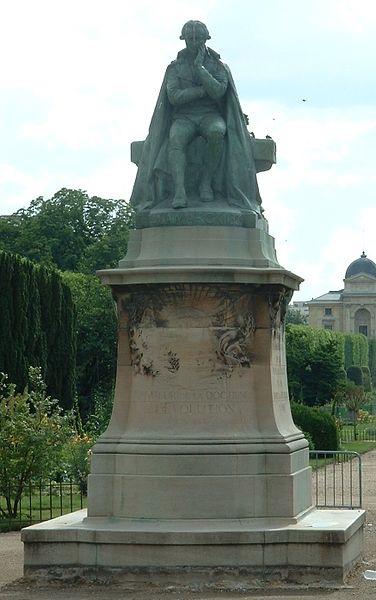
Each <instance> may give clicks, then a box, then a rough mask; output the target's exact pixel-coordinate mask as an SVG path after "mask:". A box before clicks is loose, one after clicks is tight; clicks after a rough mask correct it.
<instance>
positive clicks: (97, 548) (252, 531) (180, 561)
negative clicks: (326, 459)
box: [22, 509, 365, 582]
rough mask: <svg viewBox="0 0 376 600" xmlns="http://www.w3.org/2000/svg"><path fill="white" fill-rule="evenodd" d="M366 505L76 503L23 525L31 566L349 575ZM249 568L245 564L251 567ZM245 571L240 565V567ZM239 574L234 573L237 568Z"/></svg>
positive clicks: (42, 569)
mask: <svg viewBox="0 0 376 600" xmlns="http://www.w3.org/2000/svg"><path fill="white" fill-rule="evenodd" d="M364 520H365V512H364V511H363V510H353V511H351V510H317V509H313V510H311V511H308V512H307V513H306V514H305V515H303V516H302V517H301V518H300V519H299V520H298V522H295V523H293V522H291V521H289V520H288V519H274V520H273V519H239V520H230V519H228V520H219V519H218V520H217V519H197V520H152V519H142V520H137V519H116V518H86V511H85V510H82V511H77V512H75V513H71V514H70V515H65V516H63V517H59V518H57V519H53V520H51V521H47V522H45V523H41V524H38V525H33V526H31V527H27V528H26V529H24V530H23V531H22V540H23V542H24V544H25V574H26V575H30V574H33V573H34V574H35V573H36V574H39V576H40V575H42V576H44V577H48V576H49V573H50V574H52V573H53V575H54V577H55V576H56V573H57V572H58V571H59V570H60V572H61V575H62V576H64V577H66V576H67V575H68V576H69V573H72V575H73V574H74V575H75V576H77V575H81V576H85V572H87V571H88V570H89V571H90V570H91V572H92V570H93V569H94V570H97V571H98V572H100V571H102V570H106V571H108V572H111V571H114V572H116V573H117V574H118V575H120V574H122V573H126V572H129V571H130V570H134V569H137V570H139V569H141V570H144V572H145V581H147V580H148V578H149V579H150V577H153V575H152V573H154V574H158V573H161V572H164V573H166V572H169V573H170V574H171V573H172V574H174V573H175V574H176V573H177V572H178V571H180V570H181V569H183V568H190V569H191V568H192V569H198V570H199V571H200V570H202V569H205V570H206V571H207V573H208V577H209V580H210V573H211V572H212V569H213V568H215V569H216V573H217V574H218V572H217V569H218V568H219V569H220V570H221V569H222V570H223V572H226V573H227V574H226V579H227V578H228V577H229V576H231V569H239V568H241V569H242V571H241V572H242V574H243V575H244V573H247V574H248V575H250V576H251V575H252V574H253V575H254V576H256V575H257V576H258V577H260V576H261V577H262V578H269V577H270V578H274V577H275V576H276V574H277V575H278V577H279V578H282V579H285V580H294V581H299V580H304V578H305V577H307V575H309V578H310V580H311V581H315V580H316V581H320V582H322V581H323V580H326V581H337V582H339V581H343V580H344V578H345V576H346V574H347V573H348V571H349V570H350V568H351V567H352V566H353V565H354V564H355V562H356V561H357V560H359V558H360V556H361V553H362V542H363V524H364ZM244 569H245V570H244ZM237 573H238V575H239V571H237ZM234 576H235V575H234Z"/></svg>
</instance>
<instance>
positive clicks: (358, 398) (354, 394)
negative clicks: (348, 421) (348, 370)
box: [338, 381, 368, 440]
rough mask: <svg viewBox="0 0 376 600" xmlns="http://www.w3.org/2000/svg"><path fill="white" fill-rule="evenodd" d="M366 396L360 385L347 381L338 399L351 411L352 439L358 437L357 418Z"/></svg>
mask: <svg viewBox="0 0 376 600" xmlns="http://www.w3.org/2000/svg"><path fill="white" fill-rule="evenodd" d="M367 400H368V398H367V394H366V392H365V391H364V389H363V387H362V386H359V385H356V384H355V383H353V382H352V381H348V382H347V383H346V385H345V386H344V387H343V392H342V397H341V398H338V401H339V402H341V403H342V404H344V405H345V406H346V408H347V410H349V411H350V412H351V413H352V417H353V426H354V440H357V439H358V420H359V411H360V410H361V408H362V406H364V404H366V402H367Z"/></svg>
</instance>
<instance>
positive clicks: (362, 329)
mask: <svg viewBox="0 0 376 600" xmlns="http://www.w3.org/2000/svg"><path fill="white" fill-rule="evenodd" d="M359 333H362V334H363V335H365V336H366V337H367V335H368V327H367V325H359Z"/></svg>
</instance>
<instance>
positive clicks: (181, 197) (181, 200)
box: [172, 192, 187, 208]
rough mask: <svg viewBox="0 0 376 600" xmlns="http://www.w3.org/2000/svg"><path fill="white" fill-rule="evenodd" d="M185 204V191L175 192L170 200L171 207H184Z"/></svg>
mask: <svg viewBox="0 0 376 600" xmlns="http://www.w3.org/2000/svg"><path fill="white" fill-rule="evenodd" d="M186 206H187V196H186V194H185V192H179V193H176V194H175V196H174V199H173V201H172V208H185V207H186Z"/></svg>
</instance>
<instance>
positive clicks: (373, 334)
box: [307, 252, 376, 338]
mask: <svg viewBox="0 0 376 600" xmlns="http://www.w3.org/2000/svg"><path fill="white" fill-rule="evenodd" d="M343 281H344V288H343V289H342V290H335V291H330V292H328V293H327V294H323V295H322V296H319V297H318V298H313V299H312V300H311V301H309V302H307V306H308V309H309V315H308V322H309V324H310V325H312V326H313V327H324V329H332V330H333V331H344V332H345V333H363V334H364V335H366V336H367V337H369V338H376V264H375V263H374V262H373V260H370V259H369V258H367V256H366V254H365V253H364V252H363V253H362V255H361V257H360V258H357V259H356V260H354V261H353V262H352V263H351V264H350V265H349V266H348V267H347V269H346V273H345V279H344V280H343Z"/></svg>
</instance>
